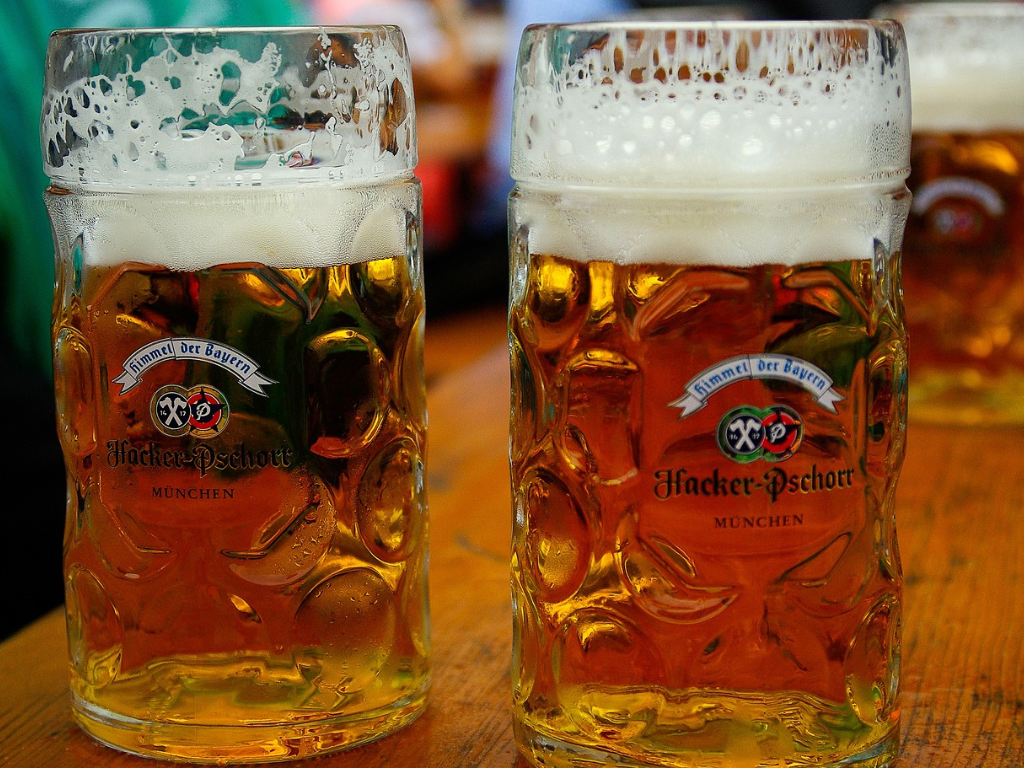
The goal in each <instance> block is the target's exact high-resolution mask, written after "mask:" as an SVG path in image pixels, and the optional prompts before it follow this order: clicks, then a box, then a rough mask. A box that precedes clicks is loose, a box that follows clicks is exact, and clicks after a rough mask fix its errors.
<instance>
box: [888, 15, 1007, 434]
mask: <svg viewBox="0 0 1024 768" xmlns="http://www.w3.org/2000/svg"><path fill="white" fill-rule="evenodd" d="M876 14H877V15H884V16H888V17H890V18H894V19H898V20H899V21H900V22H901V23H902V25H903V27H904V30H905V32H906V36H907V50H908V51H909V54H910V70H911V73H910V76H911V81H912V88H911V93H912V101H913V121H914V133H913V140H912V142H911V155H910V158H911V169H912V170H911V173H910V178H909V179H908V181H907V186H908V187H909V188H910V191H911V192H912V193H913V196H914V202H913V205H912V206H911V209H910V216H909V218H908V220H907V234H906V238H905V239H904V246H903V284H904V288H905V290H906V296H907V330H908V332H909V333H910V336H911V338H912V339H913V342H912V343H911V352H910V365H911V368H912V370H913V375H912V376H911V379H910V419H911V420H912V421H921V422H931V423H934V424H975V425H980V426H993V425H1005V424H1017V425H1020V424H1024V76H1022V74H1021V73H1022V72H1024V5H1022V4H1020V3H1007V2H1003V3H984V2H982V3H932V2H929V3H915V4H906V5H887V6H882V7H880V8H879V9H877V11H876Z"/></svg>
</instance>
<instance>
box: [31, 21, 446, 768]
mask: <svg viewBox="0 0 1024 768" xmlns="http://www.w3.org/2000/svg"><path fill="white" fill-rule="evenodd" d="M412 98H413V90H412V84H411V79H410V68H409V62H408V58H407V56H406V52H405V43H404V39H403V37H402V34H401V32H400V31H399V30H398V29H397V28H394V27H383V26H382V27H365V28H355V27H353V28H325V29H320V28H316V29H305V28H294V29H245V30H243V29H220V30H174V29H166V30H91V31H74V30H69V31H59V32H56V33H54V34H53V35H52V37H51V39H50V46H49V52H48V58H47V67H46V90H45V97H44V103H43V114H42V145H43V153H44V162H45V166H46V172H47V174H48V175H49V178H50V187H49V189H48V192H47V195H46V204H47V207H48V209H49V214H50V217H51V220H52V223H53V231H54V239H55V243H56V251H57V281H56V299H55V302H54V321H53V343H54V372H55V384H56V395H57V410H58V417H59V424H60V427H59V429H60V439H61V444H62V447H63V451H64V455H65V459H66V463H67V471H68V483H69V485H68V507H67V528H66V537H65V546H64V562H65V571H66V590H67V625H68V638H69V646H70V656H71V691H72V708H73V712H74V717H75V719H76V720H77V721H78V723H79V724H80V725H81V726H82V728H84V730H85V731H86V732H88V733H89V734H91V735H92V736H94V737H95V738H97V739H98V740H100V741H102V742H104V743H106V744H109V745H112V746H114V747H117V748H119V749H122V750H126V751H129V752H135V753H140V754H146V755H152V756H160V757H170V758H176V759H184V760H189V761H199V762H253V761H264V760H280V759H286V758H292V757H302V756H307V755H311V754H315V753H319V752H325V751H330V750H334V749H338V748H341V747H345V746H349V745H353V744H358V743H360V742H363V741H366V740H369V739H375V738H378V737H380V736H382V735H385V734H387V733H389V732H391V731H393V730H395V729H397V728H399V727H401V726H402V725H404V724H406V723H407V722H409V721H410V720H411V719H412V718H414V717H415V716H416V715H417V714H418V713H419V712H420V711H422V708H423V706H424V704H425V697H426V689H427V684H428V679H429V653H430V643H429V627H428V613H427V586H426V578H425V570H426V562H427V551H426V550H427V547H426V545H427V530H426V525H427V523H426V501H425V496H424V482H423V475H424V470H423V461H424V459H423V456H424V447H425V428H426V420H425V398H424V388H423V378H422V359H421V358H422V331H423V293H422V277H421V275H422V271H421V263H420V240H421V238H420V223H419V222H420V207H421V197H420V188H419V184H418V182H417V181H416V180H415V178H414V177H413V175H412V172H413V167H414V165H415V163H416V143H415V117H414V111H413V100H412Z"/></svg>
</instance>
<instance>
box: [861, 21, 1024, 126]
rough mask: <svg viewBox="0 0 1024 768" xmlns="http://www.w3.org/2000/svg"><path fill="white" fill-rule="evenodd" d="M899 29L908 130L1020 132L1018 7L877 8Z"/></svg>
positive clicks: (1023, 47) (1023, 108)
mask: <svg viewBox="0 0 1024 768" xmlns="http://www.w3.org/2000/svg"><path fill="white" fill-rule="evenodd" d="M875 13H876V15H880V16H889V17H891V18H895V19H898V20H899V21H900V22H901V23H902V24H903V27H904V29H905V31H906V36H907V49H908V51H909V53H910V72H911V85H912V94H911V95H912V101H913V114H914V129H915V130H929V131H954V132H960V131H963V132H969V133H976V132H979V131H987V130H993V129H996V130H998V129H1004V130H1016V131H1020V130H1022V129H1024V5H1021V4H1020V3H1009V2H1002V3H915V4H913V5H899V6H895V5H887V6H880V7H879V8H878V9H876V11H875Z"/></svg>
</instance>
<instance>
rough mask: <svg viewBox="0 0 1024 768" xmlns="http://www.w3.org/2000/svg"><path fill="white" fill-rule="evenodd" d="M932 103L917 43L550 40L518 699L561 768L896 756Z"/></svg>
mask: <svg viewBox="0 0 1024 768" xmlns="http://www.w3.org/2000/svg"><path fill="white" fill-rule="evenodd" d="M907 82H908V73H907V56H906V52H905V46H904V40H903V35H902V31H901V29H900V27H899V25H897V24H895V23H892V22H834V23H822V24H812V23H773V24H762V23H755V22H736V23H733V22H729V23H719V24H716V23H710V22H709V23H691V24H683V23H672V22H665V23H663V24H647V25H643V24H633V25H619V24H582V25H570V26H558V25H553V26H539V27H531V28H529V29H528V30H527V31H526V33H525V35H524V38H523V42H522V46H521V49H520V58H519V70H518V81H517V85H516V91H515V110H514V128H513V142H512V146H513V150H512V175H513V177H514V179H515V180H516V187H515V189H514V191H513V193H512V196H511V203H510V210H511V212H510V220H511V225H512V232H511V262H512V266H511V275H512V280H511V307H510V312H509V346H510V352H511V366H512V380H513V391H512V418H511V467H512V493H513V507H514V527H513V545H512V581H513V588H512V591H513V601H514V607H515V611H514V639H513V657H514V658H513V665H512V681H513V701H514V717H515V734H516V738H517V741H518V743H519V746H520V749H521V750H522V752H523V754H524V755H525V756H526V757H527V759H529V760H530V761H531V762H532V763H533V764H535V765H538V766H558V767H560V768H569V767H570V766H572V767H573V768H576V767H578V766H598V765H601V766H604V765H617V766H648V765H654V766H680V767H682V766H685V767H687V768H779V767H782V766H785V767H786V768H796V767H797V766H839V765H842V766H853V765H858V766H872V767H874V768H877V767H878V766H883V765H887V764H888V763H889V761H890V760H891V758H892V757H893V755H894V754H895V752H896V750H897V746H898V722H899V704H898V695H897V692H898V685H899V659H900V612H901V600H902V574H901V568H900V560H899V552H898V549H897V545H896V530H895V516H894V509H893V500H894V494H895V487H896V478H897V475H898V472H899V468H900V466H901V463H902V458H903V452H904V436H905V431H906V409H907V401H906V385H907V358H906V351H905V334H904V324H903V307H902V297H901V292H900V284H899V274H900V272H899V250H900V241H901V238H902V234H903V224H904V222H905V220H906V215H907V209H908V207H909V203H910V199H909V195H908V193H907V189H906V186H905V184H904V181H905V179H906V177H907V174H908V171H909V167H908V166H909V163H908V161H909V149H910V105H909V90H908V88H907Z"/></svg>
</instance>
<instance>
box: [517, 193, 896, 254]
mask: <svg viewBox="0 0 1024 768" xmlns="http://www.w3.org/2000/svg"><path fill="white" fill-rule="evenodd" d="M578 192H579V191H578V190H577V191H576V193H574V192H571V191H570V192H565V193H555V192H550V191H548V192H546V191H539V190H531V191H530V194H524V195H522V196H517V197H516V198H515V199H514V201H513V207H514V208H515V210H516V216H517V219H518V220H519V221H520V222H521V223H522V224H523V225H524V226H525V227H526V231H527V232H528V242H527V244H526V245H527V248H528V250H529V252H530V253H535V254H556V255H559V256H562V257H564V258H569V259H573V260H576V261H582V262H586V261H611V262H616V263H620V264H630V263H651V264H690V265H710V264H718V265H724V266H727V267H736V268H745V267H750V266H755V265H759V264H782V265H795V264H806V263H811V262H831V261H850V260H861V259H866V260H872V259H874V258H875V256H876V249H878V248H881V250H882V251H883V252H889V251H891V250H893V249H895V248H898V247H899V241H900V239H901V237H902V232H903V224H904V219H903V217H904V216H905V209H906V207H907V206H908V205H909V198H908V199H907V201H906V202H904V203H902V204H896V205H893V204H890V203H889V202H888V201H885V202H884V203H882V204H880V202H879V191H878V190H877V189H872V188H870V187H861V188H858V189H849V190H842V189H830V190H825V189H823V190H820V191H819V192H818V193H817V194H811V195H806V194H800V193H798V194H797V195H796V196H793V197H789V196H786V195H783V196H779V197H769V196H760V195H755V196H749V197H746V198H733V199H731V200H721V199H718V200H716V199H714V198H712V199H708V198H702V197H698V196H685V195H683V196H673V197H671V198H668V199H665V198H661V199H659V198H658V197H657V196H651V197H649V198H646V199H640V198H635V197H634V198H630V199H629V200H626V199H624V198H623V197H621V196H616V195H611V194H606V193H602V194H597V195H595V194H592V193H591V194H585V195H579V194H578Z"/></svg>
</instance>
